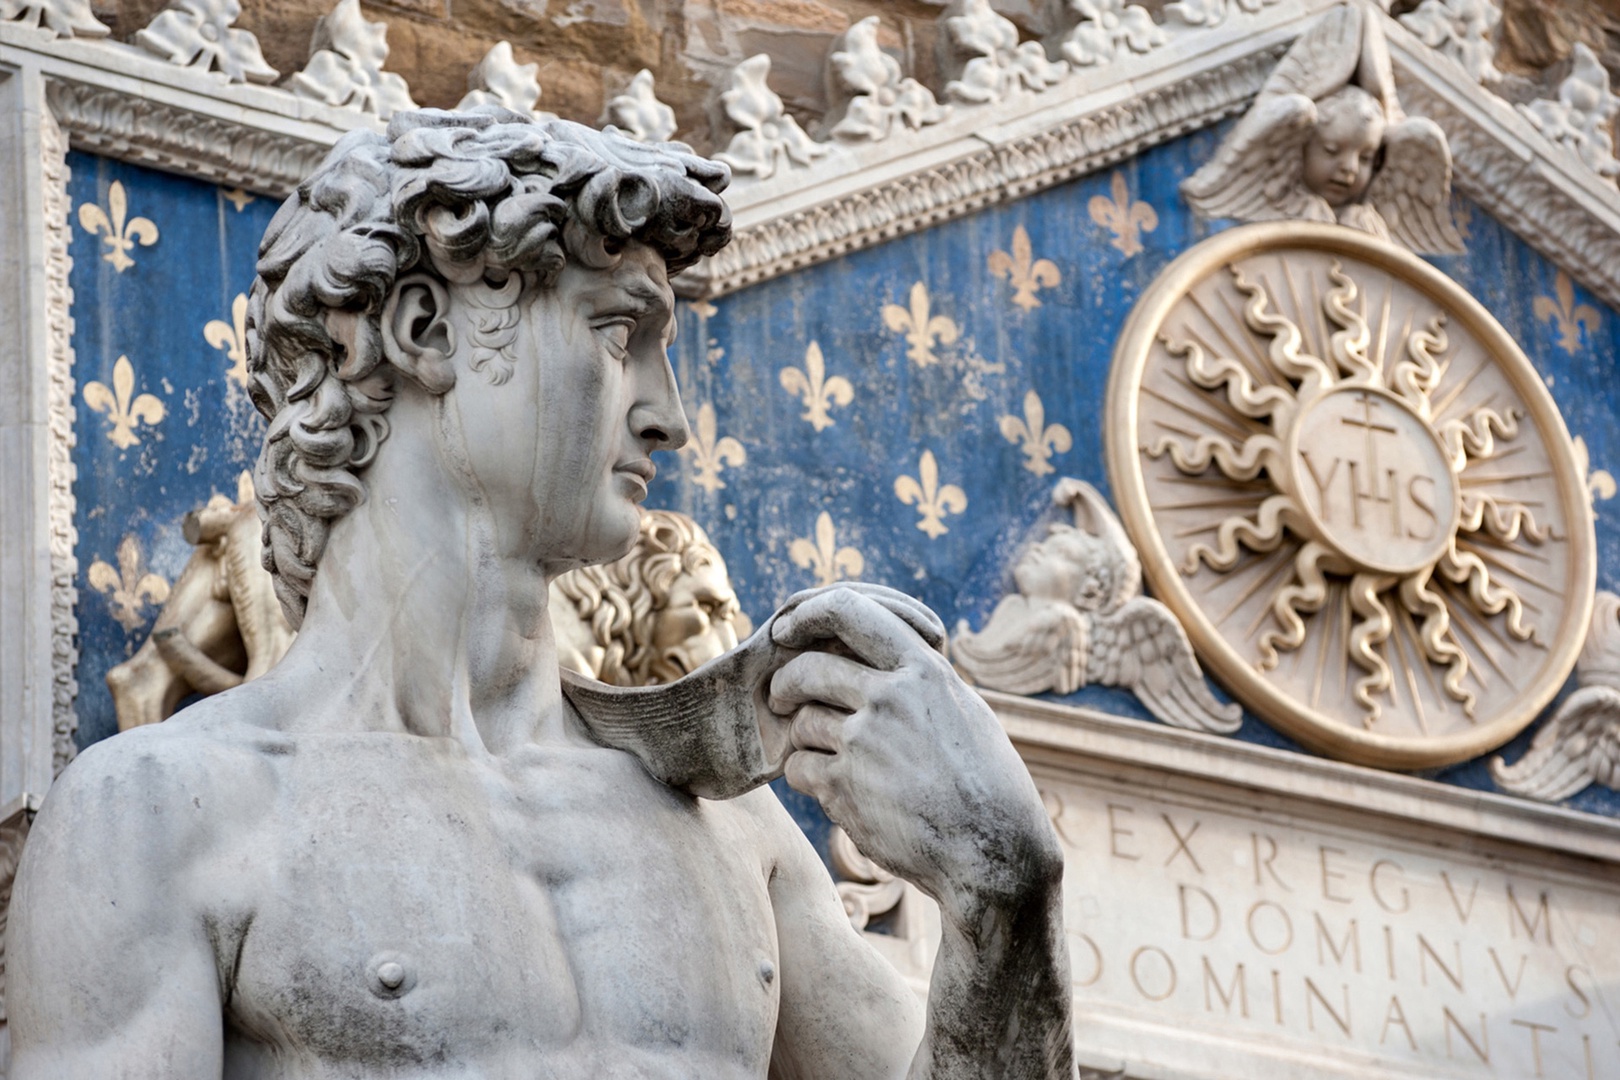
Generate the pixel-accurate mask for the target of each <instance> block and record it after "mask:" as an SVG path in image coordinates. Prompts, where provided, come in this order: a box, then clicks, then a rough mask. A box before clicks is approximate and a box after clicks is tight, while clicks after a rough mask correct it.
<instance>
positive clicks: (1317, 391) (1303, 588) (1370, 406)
mask: <svg viewBox="0 0 1620 1080" xmlns="http://www.w3.org/2000/svg"><path fill="white" fill-rule="evenodd" d="M1108 409H1109V417H1110V425H1111V430H1110V433H1109V436H1108V466H1109V475H1110V478H1111V480H1112V483H1113V489H1114V493H1115V497H1116V498H1117V499H1118V500H1119V503H1120V509H1121V513H1122V515H1123V517H1124V520H1125V523H1126V527H1127V528H1128V530H1129V532H1130V535H1131V538H1132V540H1133V541H1135V543H1136V546H1137V548H1138V550H1139V551H1141V553H1142V559H1143V563H1144V566H1145V569H1146V571H1147V577H1148V580H1149V582H1150V584H1151V585H1152V586H1153V589H1154V592H1155V594H1156V595H1157V596H1159V597H1160V598H1161V599H1162V600H1164V602H1165V603H1166V604H1168V605H1169V607H1170V608H1171V610H1172V611H1174V612H1175V613H1176V615H1177V617H1178V618H1179V619H1180V620H1181V622H1182V623H1183V625H1185V626H1186V627H1187V631H1188V633H1189V635H1190V636H1191V638H1192V641H1193V644H1194V645H1195V647H1196V648H1197V649H1198V651H1199V655H1200V656H1201V658H1202V659H1203V660H1204V662H1205V663H1206V664H1207V665H1208V666H1209V667H1210V668H1211V669H1212V670H1213V671H1214V673H1215V675H1216V677H1217V678H1218V679H1219V680H1220V681H1221V682H1223V683H1224V684H1225V685H1226V686H1227V688H1228V689H1229V690H1230V691H1231V692H1232V693H1233V695H1234V696H1236V697H1237V698H1239V699H1240V700H1241V701H1243V702H1244V704H1246V705H1247V706H1248V707H1249V708H1250V709H1252V710H1253V711H1254V712H1255V713H1257V714H1258V715H1260V716H1261V717H1262V718H1264V719H1266V720H1268V721H1270V722H1271V723H1273V724H1275V725H1277V726H1278V727H1280V728H1282V729H1283V730H1284V731H1286V732H1287V733H1288V734H1290V735H1292V736H1293V737H1295V738H1297V739H1299V740H1300V741H1301V742H1303V743H1305V744H1306V745H1307V746H1310V747H1312V748H1313V749H1316V750H1318V751H1320V752H1323V753H1327V754H1330V755H1332V756H1335V757H1339V758H1343V759H1345V760H1349V761H1354V762H1358V763H1361V764H1367V765H1377V766H1383V767H1389V768H1408V769H1417V768H1428V767H1433V766H1437V765H1444V764H1450V763H1453V762H1458V761H1464V760H1467V759H1469V758H1471V757H1475V756H1478V755H1479V754H1481V753H1483V752H1485V751H1488V750H1491V749H1494V748H1495V747H1497V746H1500V745H1502V744H1503V743H1505V742H1507V741H1508V740H1509V739H1510V738H1512V737H1513V736H1514V735H1515V734H1517V733H1518V732H1519V731H1521V730H1523V729H1524V727H1525V726H1527V725H1528V724H1529V723H1530V722H1531V720H1533V719H1534V718H1535V716H1536V715H1537V714H1538V713H1539V712H1540V710H1541V709H1542V708H1544V707H1545V706H1546V705H1547V704H1548V702H1550V701H1551V700H1552V698H1553V696H1554V694H1556V693H1557V691H1558V690H1559V688H1560V687H1561V686H1562V685H1563V682H1564V679H1565V677H1566V676H1567V675H1568V674H1569V671H1570V668H1571V667H1572V666H1573V665H1574V662H1575V657H1576V654H1577V652H1578V650H1579V648H1580V642H1581V638H1582V636H1583V635H1584V631H1585V627H1586V623H1587V618H1588V614H1589V612H1590V610H1591V603H1592V600H1591V596H1592V588H1593V582H1594V579H1595V573H1596V550H1595V549H1596V542H1595V539H1594V536H1593V523H1592V516H1591V508H1590V505H1589V501H1588V497H1587V491H1586V478H1585V476H1584V475H1583V474H1582V473H1581V470H1580V469H1579V467H1578V463H1577V461H1576V456H1575V453H1574V448H1573V444H1572V441H1571V439H1570V437H1569V434H1568V432H1567V430H1566V429H1565V427H1564V423H1563V420H1562V418H1561V417H1560V416H1559V414H1558V410H1557V407H1556V406H1555V405H1554V404H1553V401H1552V398H1551V396H1550V395H1549V394H1548V392H1547V389H1546V387H1545V385H1544V384H1543V383H1542V382H1541V379H1540V376H1539V375H1538V374H1537V372H1536V370H1535V369H1534V367H1532V366H1531V364H1530V362H1529V360H1528V359H1526V358H1525V356H1524V354H1523V353H1522V352H1521V351H1520V350H1519V347H1518V346H1517V344H1516V343H1515V342H1514V341H1513V339H1512V338H1511V337H1510V336H1509V335H1508V333H1507V332H1506V331H1505V330H1504V329H1503V328H1502V327H1501V326H1500V324H1498V323H1497V322H1496V321H1495V319H1493V318H1492V317H1491V316H1490V314H1489V313H1488V312H1487V311H1486V310H1485V309H1484V308H1483V307H1482V306H1481V305H1480V304H1479V303H1478V302H1477V301H1476V300H1474V299H1473V298H1472V297H1471V296H1469V295H1468V293H1467V292H1466V291H1464V290H1463V289H1462V288H1461V287H1460V286H1458V285H1457V284H1456V283H1455V282H1453V281H1452V280H1451V279H1450V278H1448V277H1446V276H1445V275H1444V274H1442V273H1440V272H1439V271H1438V270H1436V269H1434V268H1433V267H1431V266H1429V265H1428V264H1427V263H1425V262H1423V261H1421V260H1418V259H1416V258H1415V257H1413V256H1411V255H1409V254H1408V253H1406V252H1405V251H1403V250H1401V249H1399V248H1396V247H1394V246H1393V245H1390V244H1387V243H1384V242H1382V241H1379V240H1376V239H1374V238H1371V237H1368V236H1365V235H1364V234H1361V233H1359V232H1356V231H1354V230H1349V229H1344V228H1340V227H1338V226H1333V225H1304V224H1298V223H1281V222H1279V223H1267V224H1262V225H1251V226H1247V227H1244V228H1240V229H1235V230H1232V231H1230V232H1227V233H1223V234H1221V235H1219V236H1217V237H1215V238H1212V239H1210V240H1206V241H1204V242H1203V243H1201V244H1199V245H1198V246H1197V247H1195V248H1193V249H1192V250H1191V251H1189V252H1187V253H1186V254H1184V255H1182V256H1181V257H1180V258H1179V259H1177V260H1176V262H1174V263H1173V264H1171V266H1170V267H1169V268H1168V269H1166V270H1165V271H1164V273H1163V274H1161V275H1160V277H1159V279H1158V280H1157V281H1156V282H1155V283H1154V285H1153V286H1152V287H1151V288H1150V289H1149V290H1148V292H1147V293H1146V294H1145V295H1144V296H1143V298H1142V299H1141V301H1139V302H1138V304H1137V307H1136V309H1135V310H1134V311H1133V312H1132V314H1131V316H1130V319H1129V320H1128V322H1127V324H1126V328H1125V331H1124V333H1123V334H1122V335H1121V337H1120V342H1119V346H1118V348H1117V350H1116V352H1115V360H1114V368H1113V372H1112V374H1111V376H1110V385H1109V398H1108Z"/></svg>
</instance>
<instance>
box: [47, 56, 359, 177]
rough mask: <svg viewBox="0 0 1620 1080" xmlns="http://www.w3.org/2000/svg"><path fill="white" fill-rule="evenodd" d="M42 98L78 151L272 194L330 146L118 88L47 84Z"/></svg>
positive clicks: (314, 163)
mask: <svg viewBox="0 0 1620 1080" xmlns="http://www.w3.org/2000/svg"><path fill="white" fill-rule="evenodd" d="M45 93H46V99H47V100H48V101H49V103H50V106H51V112H52V114H53V115H54V116H55V117H56V120H57V122H58V123H60V124H61V126H62V129H63V131H64V132H65V133H66V134H67V136H68V138H69V140H70V141H71V142H72V144H73V145H74V146H75V147H77V148H79V149H81V150H86V151H89V152H91V153H97V154H105V155H107V156H108V157H115V158H122V159H124V160H126V161H135V162H138V163H141V164H146V165H152V166H155V167H157V168H162V169H170V170H172V171H174V172H179V173H184V174H186V175H190V176H199V177H202V178H204V179H207V180H213V181H215V182H217V183H221V184H229V185H238V186H241V187H246V188H251V189H252V190H254V191H264V192H268V193H269V194H272V195H286V194H288V193H290V192H291V191H292V190H293V189H294V188H295V187H297V186H298V183H299V181H300V180H302V179H303V178H304V177H305V176H308V175H309V174H310V173H311V172H312V171H313V170H314V169H315V166H317V165H319V164H320V161H321V158H323V157H324V156H326V151H327V150H328V149H330V146H329V144H326V143H321V142H315V141H312V140H310V139H306V138H298V137H296V136H292V135H284V134H280V133H277V132H273V131H267V130H264V129H262V128H260V129H255V128H249V127H245V126H244V125H242V124H237V123H232V122H230V121H228V120H222V119H219V118H216V117H210V116H202V115H199V114H197V113H193V112H190V111H188V110H186V109H181V108H177V107H175V106H173V105H169V104H166V103H164V102H161V101H154V100H152V99H151V98H145V97H138V96H135V95H133V94H128V93H125V92H123V91H121V90H113V89H108V88H104V87H97V86H90V85H87V84H84V83H77V82H66V81H61V80H56V79H51V80H48V81H47V82H46V84H45ZM336 135H337V133H336V132H333V137H334V138H335V137H336Z"/></svg>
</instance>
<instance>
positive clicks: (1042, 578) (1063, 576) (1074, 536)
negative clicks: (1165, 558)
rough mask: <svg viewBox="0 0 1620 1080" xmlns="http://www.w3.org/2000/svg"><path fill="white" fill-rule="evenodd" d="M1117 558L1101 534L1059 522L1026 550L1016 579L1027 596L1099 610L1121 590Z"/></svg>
mask: <svg viewBox="0 0 1620 1080" xmlns="http://www.w3.org/2000/svg"><path fill="white" fill-rule="evenodd" d="M1116 561H1117V560H1115V559H1112V558H1110V552H1109V550H1108V546H1107V545H1106V544H1105V543H1104V542H1103V541H1102V540H1101V539H1100V538H1099V537H1096V536H1093V535H1092V534H1090V533H1088V532H1084V531H1082V530H1080V529H1077V528H1075V527H1074V526H1073V525H1068V524H1064V523H1062V522H1058V523H1056V524H1053V525H1051V526H1049V527H1048V529H1047V535H1046V538H1045V539H1044V540H1042V541H1040V542H1039V543H1036V544H1031V545H1030V547H1029V549H1028V550H1027V551H1025V552H1024V555H1023V557H1022V558H1020V559H1019V560H1018V563H1017V564H1016V565H1015V566H1014V567H1013V580H1014V581H1015V582H1016V583H1017V584H1018V591H1019V592H1021V593H1023V594H1024V595H1025V596H1035V597H1041V598H1043V599H1046V600H1057V601H1060V602H1061V603H1065V604H1070V605H1073V606H1074V607H1077V608H1079V609H1080V610H1081V611H1096V610H1098V609H1100V608H1102V607H1104V606H1105V604H1106V603H1107V602H1108V601H1109V600H1110V599H1111V598H1112V597H1113V595H1114V593H1115V592H1116V591H1117V583H1116V581H1115V568H1114V566H1113V563H1114V562H1116Z"/></svg>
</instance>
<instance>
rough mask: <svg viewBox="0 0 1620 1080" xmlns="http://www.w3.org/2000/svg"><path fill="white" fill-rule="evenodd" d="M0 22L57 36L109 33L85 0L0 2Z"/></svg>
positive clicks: (96, 35) (82, 36)
mask: <svg viewBox="0 0 1620 1080" xmlns="http://www.w3.org/2000/svg"><path fill="white" fill-rule="evenodd" d="M0 20H3V21H6V22H21V23H24V24H26V25H29V26H38V27H41V28H43V29H45V30H49V31H50V32H51V33H53V34H55V35H56V36H57V37H81V38H102V37H106V36H107V35H108V34H110V33H112V30H111V28H110V27H108V26H107V25H106V24H105V23H103V22H102V21H101V20H100V19H97V18H96V16H95V12H94V11H92V10H91V7H90V4H89V0H0Z"/></svg>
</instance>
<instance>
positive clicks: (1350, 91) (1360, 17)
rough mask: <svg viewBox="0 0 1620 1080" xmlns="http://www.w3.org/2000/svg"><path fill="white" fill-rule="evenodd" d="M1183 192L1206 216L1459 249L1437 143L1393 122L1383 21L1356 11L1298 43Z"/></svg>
mask: <svg viewBox="0 0 1620 1080" xmlns="http://www.w3.org/2000/svg"><path fill="white" fill-rule="evenodd" d="M1181 191H1182V194H1183V195H1184V196H1185V197H1186V199H1187V201H1188V202H1189V203H1190V204H1191V205H1192V207H1193V209H1195V210H1197V211H1198V212H1199V213H1200V214H1203V215H1204V216H1205V217H1211V218H1237V219H1238V220H1240V221H1267V220H1274V219H1279V218H1282V219H1289V218H1292V219H1299V220H1305V221H1337V222H1339V223H1340V224H1344V225H1349V226H1352V227H1354V228H1359V229H1363V230H1365V231H1367V232H1370V233H1373V234H1374V235H1376V236H1381V237H1384V238H1386V239H1391V240H1394V241H1396V242H1397V243H1400V244H1403V245H1405V246H1406V247H1408V248H1411V249H1412V250H1413V251H1417V252H1421V253H1426V254H1439V253H1456V252H1460V251H1462V250H1463V243H1462V237H1461V236H1460V235H1458V233H1457V227H1456V224H1455V223H1454V222H1453V221H1452V220H1451V151H1450V149H1449V148H1448V147H1447V145H1446V137H1445V133H1444V132H1443V131H1441V130H1440V127H1439V125H1437V124H1435V123H1434V121H1432V120H1428V119H1425V118H1422V117H1407V116H1406V115H1405V114H1404V113H1403V112H1402V110H1401V107H1400V103H1399V101H1398V100H1397V98H1396V94H1395V77H1394V73H1393V70H1392V68H1391V66H1390V61H1389V53H1388V50H1387V47H1386V46H1385V43H1384V34H1383V29H1382V16H1380V15H1379V14H1378V13H1377V12H1368V11H1365V10H1364V9H1362V8H1361V7H1360V6H1357V5H1351V4H1346V5H1343V6H1340V7H1337V8H1334V9H1333V10H1331V11H1329V12H1328V13H1327V14H1325V15H1323V16H1322V17H1321V18H1320V19H1318V20H1317V22H1316V23H1315V25H1313V26H1312V27H1311V28H1310V29H1309V30H1307V31H1306V32H1305V33H1304V34H1302V35H1300V37H1299V38H1298V40H1296V41H1295V42H1294V44H1293V45H1292V46H1291V47H1290V48H1289V50H1288V52H1287V53H1286V54H1285V55H1284V56H1283V58H1282V60H1281V61H1280V62H1279V63H1278V64H1277V68H1276V70H1275V71H1273V72H1272V73H1271V75H1270V77H1269V78H1267V79H1266V84H1265V86H1264V87H1262V88H1261V90H1260V95H1259V97H1257V98H1256V99H1255V103H1254V105H1253V107H1252V108H1250V109H1249V111H1248V112H1247V113H1245V114H1244V116H1243V119H1242V120H1241V121H1239V122H1238V124H1237V126H1236V127H1235V128H1233V129H1232V132H1231V134H1230V135H1228V136H1227V137H1226V139H1225V140H1223V141H1222V143H1221V145H1220V147H1219V148H1218V149H1217V150H1216V152H1215V157H1214V158H1213V159H1211V160H1210V161H1209V162H1208V163H1206V164H1205V165H1204V166H1203V167H1202V168H1200V169H1199V170H1198V171H1197V172H1196V173H1194V174H1193V175H1192V176H1190V177H1188V178H1187V180H1186V181H1184V182H1183V183H1182V185H1181Z"/></svg>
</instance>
